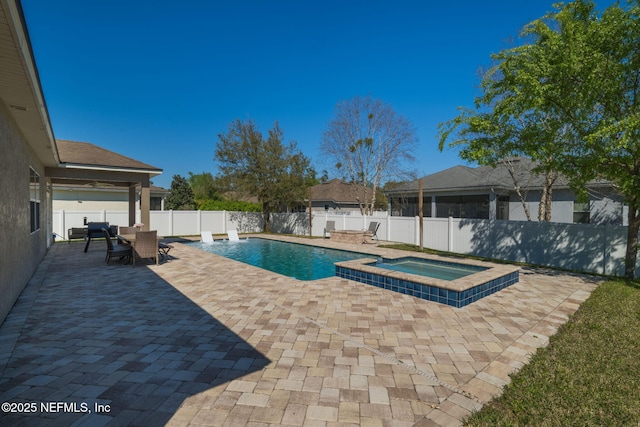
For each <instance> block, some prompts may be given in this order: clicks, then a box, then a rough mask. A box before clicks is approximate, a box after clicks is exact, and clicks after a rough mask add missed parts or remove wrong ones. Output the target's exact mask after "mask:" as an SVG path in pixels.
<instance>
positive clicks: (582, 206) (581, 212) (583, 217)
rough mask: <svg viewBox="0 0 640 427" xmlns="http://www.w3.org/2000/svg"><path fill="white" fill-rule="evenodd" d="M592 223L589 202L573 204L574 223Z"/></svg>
mask: <svg viewBox="0 0 640 427" xmlns="http://www.w3.org/2000/svg"><path fill="white" fill-rule="evenodd" d="M590 222H591V209H590V206H589V202H573V223H574V224H589V223H590Z"/></svg>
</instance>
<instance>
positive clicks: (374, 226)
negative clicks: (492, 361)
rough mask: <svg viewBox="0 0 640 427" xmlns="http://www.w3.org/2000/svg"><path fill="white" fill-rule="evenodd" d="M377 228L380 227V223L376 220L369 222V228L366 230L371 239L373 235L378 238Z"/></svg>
mask: <svg viewBox="0 0 640 427" xmlns="http://www.w3.org/2000/svg"><path fill="white" fill-rule="evenodd" d="M378 228H380V223H379V222H376V221H371V222H370V223H369V229H368V230H367V234H368V235H369V236H371V240H373V238H374V237H375V239H376V240H379V239H378Z"/></svg>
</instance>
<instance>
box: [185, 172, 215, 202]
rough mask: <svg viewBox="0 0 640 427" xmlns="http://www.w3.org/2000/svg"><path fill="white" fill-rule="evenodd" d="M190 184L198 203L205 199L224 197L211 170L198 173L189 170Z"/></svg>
mask: <svg viewBox="0 0 640 427" xmlns="http://www.w3.org/2000/svg"><path fill="white" fill-rule="evenodd" d="M189 186H190V187H191V190H192V191H193V197H194V198H195V200H196V202H198V203H202V202H204V201H205V200H220V199H222V196H221V194H220V189H219V188H218V185H217V184H216V179H215V178H214V177H213V175H211V173H209V172H202V173H198V174H194V173H192V172H189Z"/></svg>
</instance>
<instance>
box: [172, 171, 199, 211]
mask: <svg viewBox="0 0 640 427" xmlns="http://www.w3.org/2000/svg"><path fill="white" fill-rule="evenodd" d="M169 191H170V193H169V194H167V197H166V198H165V200H164V203H165V207H166V208H167V209H169V210H190V209H194V208H195V200H194V198H193V191H192V190H191V187H190V186H189V183H188V182H187V180H186V179H185V178H184V177H182V176H180V175H173V180H172V181H171V188H170V189H169Z"/></svg>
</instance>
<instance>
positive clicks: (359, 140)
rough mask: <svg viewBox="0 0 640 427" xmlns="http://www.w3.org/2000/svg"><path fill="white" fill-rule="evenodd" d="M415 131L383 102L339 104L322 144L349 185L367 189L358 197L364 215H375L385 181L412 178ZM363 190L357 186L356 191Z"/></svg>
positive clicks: (360, 100) (369, 100)
mask: <svg viewBox="0 0 640 427" xmlns="http://www.w3.org/2000/svg"><path fill="white" fill-rule="evenodd" d="M416 142H417V137H416V132H415V128H414V127H413V125H412V124H411V122H410V121H409V120H408V119H406V118H405V117H403V116H401V115H399V114H397V113H396V112H395V111H394V110H393V108H392V107H391V106H390V105H388V104H386V103H384V102H383V101H380V100H376V99H373V98H371V97H365V98H360V97H355V98H353V99H351V100H349V101H342V102H339V103H338V104H337V106H336V111H335V117H334V119H333V120H332V121H331V122H330V123H329V125H328V127H327V130H326V131H325V133H324V136H323V140H322V146H321V149H322V151H323V152H324V153H325V154H326V155H327V156H328V157H329V158H331V159H332V160H334V161H335V167H336V169H337V170H338V171H339V172H341V173H342V174H343V175H344V176H345V178H346V180H347V181H351V182H354V183H356V184H359V185H361V186H362V187H364V188H366V190H365V194H364V196H363V197H361V195H360V194H359V191H357V192H356V193H355V194H354V196H355V197H356V199H357V200H358V202H359V204H360V211H361V213H362V214H367V215H371V214H372V213H373V210H374V207H375V203H376V193H377V192H378V191H379V189H380V185H381V183H382V181H384V180H387V179H390V178H394V177H403V176H405V177H406V176H408V175H411V171H409V170H408V169H407V167H408V165H409V164H411V163H412V162H413V161H414V160H415V158H414V156H413V154H412V153H413V152H414V149H415V144H416ZM357 188H359V187H358V186H354V189H357Z"/></svg>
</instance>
